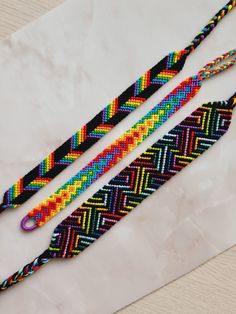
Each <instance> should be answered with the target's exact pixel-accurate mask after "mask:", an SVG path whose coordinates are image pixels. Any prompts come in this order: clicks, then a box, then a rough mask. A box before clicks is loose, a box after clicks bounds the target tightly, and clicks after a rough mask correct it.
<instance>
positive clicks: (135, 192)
mask: <svg viewBox="0 0 236 314" xmlns="http://www.w3.org/2000/svg"><path fill="white" fill-rule="evenodd" d="M235 99H236V94H235V95H234V96H233V97H231V98H230V99H229V100H228V101H220V102H210V103H207V104H204V105H202V106H201V107H200V108H198V109H197V110H195V111H194V112H193V113H192V114H191V115H190V116H188V117H187V118H186V119H184V120H183V121H182V122H181V123H180V124H179V125H177V126H176V127H175V128H173V129H172V130H171V131H170V132H169V133H167V134H166V135H165V136H164V137H163V138H162V139H160V140H159V141H157V142H156V143H155V144H153V145H152V146H151V147H150V148H148V149H147V150H146V151H145V152H144V153H143V154H141V155H140V156H139V157H138V158H137V159H135V160H134V161H133V162H132V163H131V164H130V165H129V166H128V167H126V168H125V169H124V170H122V171H121V172H120V173H119V174H118V175H117V176H115V177H114V178H113V179H112V180H111V181H110V182H109V183H108V184H106V185H105V186H104V187H103V188H101V189H100V190H99V191H98V192H96V193H95V194H94V195H93V196H92V197H90V198H89V199H88V200H87V201H86V202H85V203H83V204H82V205H81V206H80V207H79V208H77V209H76V210H75V211H74V212H73V213H72V214H71V215H70V216H68V217H67V218H66V219H64V220H63V221H62V223H60V224H59V225H58V226H57V227H56V229H55V230H54V233H53V236H52V240H51V243H50V246H49V248H48V249H47V250H46V251H45V252H46V253H45V252H44V253H43V254H42V255H40V257H38V258H36V259H35V260H34V261H33V262H32V263H30V264H28V265H26V266H25V267H23V268H22V269H21V270H20V271H18V272H16V273H15V274H14V275H13V276H11V277H9V278H8V279H6V280H4V281H3V283H1V284H0V291H4V290H6V289H7V288H8V287H10V286H12V285H13V284H16V283H18V282H20V281H22V280H23V279H24V278H26V277H28V276H29V275H31V274H33V273H34V272H35V271H36V270H38V269H40V267H41V266H42V265H44V264H46V263H47V262H48V261H50V260H51V259H52V258H71V257H73V256H76V255H78V254H79V253H80V252H82V251H83V250H84V249H86V248H87V247H88V246H89V245H90V244H92V243H93V242H94V241H96V240H97V239H98V238H99V237H100V236H102V235H103V234H104V233H105V232H106V231H108V230H109V229H110V228H111V227H112V226H113V225H115V224H116V223H117V222H118V221H119V220H120V219H121V218H123V217H124V216H126V214H128V213H129V212H131V211H132V209H134V208H135V207H136V206H138V205H139V204H140V203H141V202H142V201H143V200H144V199H146V198H147V197H148V196H149V195H151V194H152V193H154V192H155V191H156V190H158V188H159V187H161V186H162V185H163V184H165V182H167V181H168V180H170V179H171V178H172V177H174V176H175V175H176V174H177V173H179V172H180V171H181V170H182V169H183V168H185V167H186V166H187V165H189V164H190V163H191V162H192V161H194V160H195V159H196V158H197V157H198V156H200V155H202V154H203V153H204V152H205V151H206V150H207V149H209V148H210V147H211V146H212V145H213V144H214V143H215V142H217V141H218V140H219V139H220V138H221V137H222V136H223V135H224V134H225V133H226V132H227V130H228V128H229V126H230V122H231V117H232V112H233V107H234V106H235V103H236V101H235Z"/></svg>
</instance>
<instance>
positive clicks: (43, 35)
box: [0, 0, 236, 314]
mask: <svg viewBox="0 0 236 314" xmlns="http://www.w3.org/2000/svg"><path fill="white" fill-rule="evenodd" d="M206 4H207V5H206ZM224 4H225V0H215V1H214V2H213V1H210V0H207V1H206V0H199V1H197V2H196V1H187V0H181V1H178V3H177V1H174V0H170V1H168V2H160V1H155V0H148V1H146V2H145V4H144V2H143V1H141V0H128V1H127V0H126V1H125V0H121V1H119V2H118V1H115V0H113V1H108V0H100V1H99V2H98V1H92V0H68V1H66V2H65V4H63V5H62V6H60V7H59V8H57V9H56V10H54V11H52V12H50V13H49V14H47V15H46V16H44V17H42V18H40V19H39V20H37V21H36V22H34V23H33V24H31V25H29V26H27V27H25V28H24V29H22V30H21V31H19V32H17V33H15V34H14V35H12V36H11V37H10V38H8V39H6V40H5V41H3V42H1V43H0V69H1V71H0V86H1V88H0V112H1V114H0V134H1V136H0V149H1V154H0V180H1V181H0V182H1V185H0V193H1V194H3V192H4V191H5V190H6V189H7V188H8V187H9V186H10V185H11V184H12V183H13V182H14V181H15V180H16V179H18V178H19V177H20V176H21V175H24V174H25V173H26V171H28V170H29V169H31V168H32V167H33V166H34V165H36V164H37V163H38V162H39V161H40V160H41V159H42V158H43V157H44V156H45V155H46V154H47V153H49V152H50V151H51V150H52V149H54V148H55V147H57V146H58V145H59V144H60V143H62V142H63V141H64V140H65V139H67V138H68V137H69V136H70V135H71V134H72V133H73V132H74V131H75V130H76V129H78V128H79V127H80V126H81V125H83V124H84V123H86V122H87V121H88V119H89V118H91V117H92V116H94V114H96V113H97V112H98V111H99V110H100V109H102V108H103V107H104V104H106V103H107V102H109V101H110V100H111V99H113V98H115V97H116V96H117V95H118V94H119V93H120V92H122V91H123V90H124V89H125V88H126V87H127V86H128V85H129V84H130V83H132V82H133V81H134V80H135V79H136V78H137V77H139V76H140V74H142V73H143V72H144V71H145V70H147V69H148V68H149V67H151V66H152V65H153V64H155V63H156V62H157V61H158V60H160V58H162V57H163V56H164V55H165V54H166V53H168V52H170V51H173V50H178V49H182V48H184V47H185V46H186V45H187V44H188V42H189V40H191V39H192V37H193V35H194V34H196V33H197V32H198V31H199V30H200V29H201V27H202V26H203V25H205V23H206V22H207V21H208V20H209V17H211V16H212V15H213V14H214V13H215V12H216V11H217V10H218V9H219V8H220V7H221V6H223V5H224ZM205 6H206V8H205ZM179 17H181V18H179ZM186 25H187V27H186ZM235 28H236V11H233V12H231V14H230V15H229V16H228V17H227V18H226V19H224V21H223V22H222V23H221V24H220V25H219V27H217V28H216V30H215V31H214V32H213V33H212V35H210V37H209V38H208V39H207V40H206V41H205V42H204V44H202V46H200V47H199V48H198V49H197V50H196V52H194V53H193V54H192V56H190V58H189V59H188V61H187V63H186V67H185V69H184V71H183V72H182V73H181V74H180V75H179V76H178V77H177V78H175V79H174V80H173V81H172V82H170V83H169V84H168V85H166V86H165V87H164V88H162V89H161V90H160V91H159V92H158V93H157V94H156V95H154V96H153V97H152V98H151V99H150V100H149V101H147V102H146V103H145V105H143V107H142V108H140V109H139V110H138V111H137V112H136V113H135V114H132V116H131V117H129V118H128V119H127V120H126V121H124V122H123V123H122V124H120V125H119V126H118V127H117V128H116V129H115V130H113V131H112V132H111V134H110V136H108V137H107V138H105V139H103V140H102V141H101V142H100V143H99V145H97V146H96V147H94V148H93V149H91V150H90V152H89V154H85V155H84V156H83V157H82V158H81V159H80V160H79V161H78V162H76V163H75V164H74V165H73V166H71V167H70V169H68V170H66V171H65V172H64V173H63V174H61V175H60V176H59V177H58V178H57V179H56V180H55V181H54V182H53V183H52V184H50V185H49V186H48V187H47V188H45V189H44V190H43V191H41V192H40V193H38V194H37V195H36V196H35V197H34V198H32V199H31V200H30V201H29V202H27V204H25V205H24V206H22V207H21V208H20V209H18V210H10V211H7V212H5V213H3V214H2V215H1V219H0V230H1V241H0V244H1V252H2V254H1V255H0V265H1V266H0V270H1V271H0V275H1V279H0V280H2V279H4V278H5V277H7V276H8V275H10V274H11V273H13V272H14V271H15V270H17V269H19V268H20V267H21V266H23V265H25V264H26V263H27V262H29V261H31V260H32V259H33V258H34V257H35V256H37V255H38V254H40V253H41V252H42V251H43V250H44V249H45V248H46V247H47V245H48V243H49V241H50V237H51V233H52V230H53V229H54V227H55V226H56V225H57V223H59V222H60V221H61V220H62V218H63V217H66V216H67V215H68V214H69V213H70V212H71V211H72V210H73V209H75V208H76V206H77V205H78V204H80V203H81V202H82V201H83V200H85V199H87V197H88V196H90V195H91V194H92V193H93V192H94V191H96V190H97V189H98V188H99V187H100V186H102V185H103V184H104V183H105V182H107V181H108V180H109V179H110V178H111V177H112V176H113V175H114V174H116V173H118V172H119V171H120V170H121V169H122V168H123V167H124V166H125V165H126V164H128V163H129V162H130V161H131V160H132V159H133V158H135V157H136V156H137V155H139V153H140V152H141V151H143V150H144V149H145V148H146V147H148V146H149V145H150V144H152V143H153V142H154V141H155V140H156V139H157V138H159V137H161V135H163V134H164V133H165V132H166V131H167V130H169V129H171V128H172V127H173V126H174V125H176V124H177V123H178V122H179V121H181V120H182V119H183V118H184V117H185V116H186V115H187V114H188V113H190V112H191V111H192V110H193V109H194V108H196V107H197V106H198V105H200V104H202V103H203V102H204V101H208V100H215V99H227V97H229V96H230V95H231V94H232V93H233V92H235V89H236V84H235V74H236V68H233V69H231V70H229V71H228V72H227V73H224V74H222V75H220V76H218V77H217V78H214V79H211V80H209V81H207V82H206V83H205V85H204V87H203V88H202V90H201V93H200V94H199V95H198V96H197V97H195V99H194V100H192V101H191V102H190V103H189V105H188V106H186V107H185V108H184V109H183V110H181V111H180V112H178V113H177V114H176V115H175V116H174V117H173V118H172V119H171V120H170V121H168V123H166V124H165V125H164V126H163V127H162V128H161V129H160V130H159V132H157V133H156V134H154V136H152V137H151V138H150V139H148V140H147V141H145V143H143V145H141V146H140V147H139V148H138V149H137V150H136V151H135V152H134V153H132V154H130V156H129V157H128V158H126V159H125V160H123V161H122V162H121V163H120V164H119V165H117V166H116V167H115V168H114V169H112V171H110V172H109V173H108V174H106V175H105V176H104V177H103V178H102V179H100V180H99V181H98V182H97V183H96V184H94V186H93V187H91V188H90V189H88V191H86V192H85V193H84V194H83V195H82V196H81V197H80V198H79V199H78V200H76V201H75V202H74V203H73V204H71V205H70V206H68V208H67V209H66V210H65V211H64V212H63V213H62V214H61V215H59V216H57V217H56V218H55V219H53V220H52V221H50V222H49V223H48V224H47V225H46V226H44V227H43V228H41V229H40V230H37V231H36V232H34V233H31V234H24V233H23V232H21V230H20V228H19V222H20V220H21V218H22V217H23V216H24V215H25V214H26V213H27V212H28V210H29V209H30V208H32V206H34V205H36V204H37V203H38V202H39V201H40V200H42V199H43V198H45V197H46V196H47V195H49V193H50V192H52V191H54V190H55V188H57V187H58V186H59V185H60V184H61V183H62V182H64V181H65V180H66V179H67V178H69V177H70V176H71V175H72V174H73V173H75V172H76V170H77V169H78V168H81V167H82V166H83V165H84V164H85V163H86V162H87V161H88V160H90V159H91V158H92V157H93V156H95V155H96V153H97V152H99V151H101V150H102V148H103V147H105V146H106V145H107V144H108V143H111V142H112V140H113V139H115V138H116V137H118V135H120V134H121V133H122V131H123V130H124V129H126V128H128V126H130V125H131V124H132V122H134V121H136V120H137V118H138V117H140V116H141V115H142V114H143V113H144V112H146V111H147V110H148V109H150V108H151V107H153V105H154V104H155V103H157V102H158V101H160V100H161V99H162V98H163V96H165V95H166V94H167V93H168V92H169V91H171V89H172V88H173V87H174V86H175V85H176V84H177V83H178V82H180V81H181V80H182V79H184V78H185V77H186V76H189V75H192V74H194V73H196V72H197V71H198V69H200V67H201V66H203V65H204V64H205V63H206V62H208V61H210V60H211V59H212V58H215V57H216V56H218V55H220V54H221V53H223V52H225V51H227V50H229V49H232V48H235V46H236V40H235ZM235 157H236V116H235V114H234V117H233V122H232V125H231V128H230V130H229V132H228V134H227V135H226V136H225V137H224V138H223V139H222V140H221V141H220V142H219V143H217V144H216V145H215V146H214V147H213V148H212V149H211V150H210V151H209V152H207V153H206V154H205V155H204V156H202V157H200V158H199V159H198V160H197V161H196V162H194V163H193V164H192V165H191V166H190V167H188V168H187V169H185V170H184V171H182V173H181V174H179V175H178V176H177V177H175V178H174V179H173V180H171V181H170V182H169V183H167V184H166V185H165V186H164V187H163V188H161V189H160V190H159V191H158V192H157V193H155V194H154V195H153V196H151V197H150V198H149V199H147V200H145V201H144V202H143V203H142V205H140V206H139V207H138V208H137V209H136V210H135V211H134V212H132V213H131V214H130V215H129V216H128V217H126V218H125V219H124V220H123V221H121V222H120V223H118V224H117V225H116V226H115V227H114V228H113V229H112V230H111V231H110V232H109V233H107V234H106V235H105V236H104V237H103V238H101V239H100V240H99V241H97V242H96V243H95V244H94V245H92V246H91V247H90V248H88V249H87V250H86V251H85V252H83V253H82V254H81V255H79V256H78V257H77V258H75V259H72V260H69V261H54V262H52V263H50V264H49V265H47V266H46V267H45V268H44V269H43V270H42V271H40V272H38V273H37V274H35V275H34V276H31V278H29V279H27V280H26V281H25V282H24V283H22V284H20V285H16V286H15V287H13V288H11V289H9V290H8V291H7V292H6V293H3V294H1V297H0V311H1V313H7V314H18V313H22V312H23V313H25V314H41V313H50V314H54V313H55V314H58V313H63V314H64V313H68V314H75V313H76V314H100V313H101V314H106V313H113V312H114V311H116V310H118V309H120V308H121V307H123V306H125V305H127V304H129V303H131V302H133V301H135V300H136V299H138V298H140V297H142V296H143V295H145V294H147V293H150V292H151V291H153V290H155V289H157V288H159V287H161V286H162V285H164V284H166V283H168V282H169V281H171V280H173V279H175V278H177V277H179V276H181V275H183V274H185V273H186V272H188V271H190V270H192V269H193V268H195V267H196V266H198V265H199V264H201V263H203V262H204V261H206V260H208V259H209V258H211V257H212V256H215V255H217V254H218V253H220V252H221V251H223V250H225V249H226V248H228V247H230V246H232V245H234V244H235V243H236V228H235V225H236V223H235V221H236V211H235V202H236V193H235V192H236V180H235V176H236V166H235Z"/></svg>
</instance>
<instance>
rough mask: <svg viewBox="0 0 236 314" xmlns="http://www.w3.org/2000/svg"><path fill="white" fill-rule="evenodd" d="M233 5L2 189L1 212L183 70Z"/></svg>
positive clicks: (35, 189)
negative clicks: (183, 46)
mask: <svg viewBox="0 0 236 314" xmlns="http://www.w3.org/2000/svg"><path fill="white" fill-rule="evenodd" d="M235 6H236V0H231V1H229V2H228V3H227V4H226V5H225V6H224V7H223V8H222V9H221V10H220V11H219V12H218V13H217V14H216V15H215V16H214V17H213V18H212V19H211V20H210V21H209V22H208V24H207V25H206V26H205V27H204V28H203V30H202V31H201V32H200V33H199V34H198V35H197V36H196V37H195V38H194V39H193V41H192V42H191V43H190V45H189V46H187V47H186V48H185V49H184V50H181V51H175V52H172V53H170V54H169V55H167V56H166V57H164V58H163V59H162V60H161V61H160V62H159V63H157V64H156V65H155V66H154V67H153V68H151V69H150V70H149V71H147V72H146V73H144V74H143V75H142V76H141V77H140V78H139V79H138V80H137V81H136V82H135V83H134V84H132V85H131V86H130V87H129V88H127V89H126V90H125V91H124V92H123V93H122V94H121V95H120V96H119V97H117V98H116V99H114V100H113V101H112V102H111V103H109V104H108V105H107V106H106V107H105V108H104V109H103V110H102V111H100V112H99V113H98V114H97V115H96V116H95V117H94V118H93V119H92V120H91V121H89V122H88V123H87V124H86V125H84V126H83V127H82V128H80V129H79V130H78V131H77V132H76V133H75V134H74V135H73V136H72V137H71V138H70V139H68V140H67V141H66V142H65V143H63V144H62V145H61V146H60V147H59V148H57V149H56V150H55V151H54V152H52V153H51V154H50V155H48V156H47V157H46V158H45V159H44V160H43V161H42V162H41V163H40V164H39V165H37V166H36V167H35V168H34V169H33V170H31V171H30V172H29V173H27V174H26V175H25V176H24V177H22V178H21V179H20V180H18V181H17V182H16V183H15V184H13V185H12V187H10V189H8V191H6V192H5V193H4V197H3V203H2V204H1V205H0V212H2V211H4V210H5V209H6V208H16V207H19V206H20V205H22V204H23V203H24V202H25V201H27V200H28V199H29V198H30V197H31V196H33V195H34V194H35V193H37V192H38V191H39V190H40V189H41V188H43V187H44V186H46V185H47V184H48V183H49V182H50V181H52V180H53V178H55V177H56V176H57V175H58V174H59V173H60V172H62V171H63V170H64V169H65V168H67V167H68V166H69V165H70V164H72V163H73V162H74V161H75V160H76V159H78V158H79V157H80V156H81V155H82V154H83V153H84V152H86V151H87V150H88V149H89V148H90V147H92V146H93V145H94V144H95V143H96V142H98V140H99V139H101V138H102V137H103V136H104V135H106V134H107V133H108V132H109V131H110V130H111V129H112V128H113V127H115V126H116V125H117V124H118V123H119V122H120V121H122V120H123V119H124V118H125V117H127V116H128V115H129V114H130V113H131V112H133V111H134V110H135V109H136V108H138V107H139V106H141V105H142V104H143V103H144V102H145V101H146V100H147V99H148V98H149V97H150V96H152V95H153V94H154V93H155V92H156V91H157V90H158V89H159V88H160V87H162V86H163V85H164V84H166V83H167V82H168V81H169V80H170V79H172V78H173V77H174V76H175V75H177V74H178V73H179V72H180V71H181V70H182V68H183V66H184V63H185V61H186V58H187V57H188V55H189V54H190V53H191V52H192V51H193V50H194V49H196V48H197V47H198V45H199V44H200V43H201V42H202V41H203V40H204V39H205V38H206V37H207V36H208V35H209V34H210V33H211V31H212V30H213V29H214V28H215V27H216V26H217V25H218V23H219V22H220V21H221V20H222V19H223V18H224V17H225V16H226V15H227V14H228V12H230V11H231V10H232V9H233V8H234V7H235Z"/></svg>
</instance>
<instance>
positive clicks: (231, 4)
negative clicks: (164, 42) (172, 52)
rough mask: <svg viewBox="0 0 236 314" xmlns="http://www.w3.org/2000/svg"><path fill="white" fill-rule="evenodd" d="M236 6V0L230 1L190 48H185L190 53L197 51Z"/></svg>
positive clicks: (193, 41)
mask: <svg viewBox="0 0 236 314" xmlns="http://www.w3.org/2000/svg"><path fill="white" fill-rule="evenodd" d="M235 6H236V0H231V1H229V2H228V3H227V4H226V5H225V6H224V7H223V8H222V9H221V10H220V11H219V12H218V13H216V15H214V16H213V18H212V19H211V20H210V21H209V22H208V23H207V25H206V26H205V27H204V28H203V29H202V31H201V32H200V33H199V34H198V35H197V36H196V37H195V38H194V39H193V40H192V42H191V43H190V45H189V46H187V47H186V48H185V50H187V51H188V53H191V52H192V51H193V50H195V49H196V48H197V47H198V46H199V45H200V44H201V42H202V41H203V40H204V39H205V38H206V37H207V36H208V35H209V34H210V33H211V31H212V30H213V29H214V28H215V27H216V26H217V24H218V23H219V22H220V21H221V20H222V19H223V18H224V17H225V16H226V15H227V14H228V13H229V12H230V11H231V10H232V9H233V8H234V7H235Z"/></svg>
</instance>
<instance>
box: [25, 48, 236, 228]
mask: <svg viewBox="0 0 236 314" xmlns="http://www.w3.org/2000/svg"><path fill="white" fill-rule="evenodd" d="M224 60H228V62H226V63H224V64H222V65H220V66H218V67H217V65H218V64H220V63H221V62H222V61H224ZM235 63H236V49H235V50H232V51H229V52H227V53H226V54H224V55H222V56H220V57H219V58H217V59H215V60H213V61H212V62H210V63H208V64H207V65H206V66H204V67H203V68H202V69H201V70H200V71H199V73H198V74H197V75H196V76H193V77H190V78H188V79H186V80H185V81H183V82H182V83H181V84H180V85H179V86H178V87H177V88H175V89H174V90H173V91H172V92H171V93H170V94H169V95H168V96H166V97H165V98H164V99H163V100H162V101H161V102H160V103H159V104H157V105H156V106H155V107H154V108H153V109H152V110H151V111H149V112H148V113H147V114H146V115H145V116H144V117H143V118H142V119H140V120H139V121H138V122H137V123H135V125H134V126H133V127H132V128H130V129H129V130H128V131H126V132H125V133H124V135H122V136H121V137H120V138H119V139H118V140H116V141H115V142H114V143H113V144H112V145H110V146H108V147H107V148H106V149H105V150H103V151H102V152H101V153H100V154H99V155H97V156H96V157H95V158H94V159H93V160H92V161H91V162H90V163H89V164H88V165H87V166H85V167H84V168H83V169H82V170H81V171H79V172H78V173H77V174H76V175H75V176H74V177H72V178H71V179H70V180H69V181H68V182H66V183H65V184H64V185H63V186H62V187H61V188H59V189H58V190H57V191H56V192H55V193H53V194H52V195H51V196H49V197H48V198H47V199H46V200H44V201H43V202H41V203H40V204H39V205H38V206H36V207H35V208H34V209H32V210H31V211H30V212H29V213H28V215H27V216H26V217H25V218H23V220H22V223H21V226H22V228H23V229H24V230H25V231H32V230H34V229H36V228H37V227H39V226H42V225H44V224H45V223H46V222H47V221H48V220H49V219H51V218H52V217H54V216H55V215H56V214H58V213H59V212H60V211H61V210H63V209H64V208H65V207H66V206H67V205H68V204H70V203H71V202H72V201H73V200H74V199H75V198H76V197H77V196H79V195H80V194H81V193H82V192H83V191H84V190H86V188H88V187H89V186H90V185H91V184H92V183H93V182H95V181H96V180H97V179H98V178H100V177H101V176H102V175H103V174H104V173H106V172H107V171H108V170H109V169H111V168H112V166H114V165H115V164H116V163H118V162H119V161H120V160H121V159H122V158H124V157H125V156H126V155H127V154H129V153H130V152H132V151H133V150H134V149H135V148H136V147H137V146H138V145H140V144H141V143H142V142H143V141H144V140H145V139H146V138H147V137H148V136H149V135H151V134H152V133H153V132H154V131H155V130H157V129H158V128H159V127H160V126H161V125H162V124H163V123H164V122H165V121H166V120H167V119H168V118H169V117H170V116H172V115H173V114H174V113H175V112H176V111H177V110H179V109H180V108H181V107H182V106H183V105H185V104H186V103H188V101H189V100H190V99H191V98H193V97H194V96H195V95H196V94H197V93H198V91H199V90H200V88H201V85H202V82H203V80H204V79H207V78H209V77H212V76H214V75H216V74H218V73H221V72H222V71H224V70H226V69H228V68H230V67H231V66H233V65H234V64H235ZM30 218H32V219H33V221H34V224H33V225H31V226H30V227H27V221H28V220H29V219H30Z"/></svg>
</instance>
